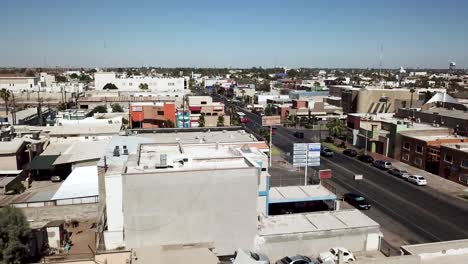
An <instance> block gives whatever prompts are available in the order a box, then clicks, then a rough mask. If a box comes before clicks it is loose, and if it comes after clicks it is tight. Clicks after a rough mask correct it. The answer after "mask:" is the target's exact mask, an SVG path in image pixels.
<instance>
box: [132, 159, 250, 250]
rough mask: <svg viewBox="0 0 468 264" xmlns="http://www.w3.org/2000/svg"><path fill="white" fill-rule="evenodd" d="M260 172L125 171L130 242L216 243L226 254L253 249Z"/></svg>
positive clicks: (241, 170)
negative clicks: (134, 172) (145, 172)
mask: <svg viewBox="0 0 468 264" xmlns="http://www.w3.org/2000/svg"><path fill="white" fill-rule="evenodd" d="M258 173H259V170H258V169H257V168H254V167H250V168H244V169H223V170H200V171H185V172H184V171H180V172H159V173H147V174H143V173H141V174H126V175H123V212H124V223H125V224H124V230H125V231H124V232H125V246H126V247H127V248H138V247H146V246H155V245H174V244H188V243H213V245H214V248H215V251H216V252H217V253H218V254H221V255H225V254H232V253H233V252H234V251H235V250H237V248H239V247H241V248H246V249H251V248H252V247H253V240H254V237H255V235H256V233H257V196H258V183H257V179H258Z"/></svg>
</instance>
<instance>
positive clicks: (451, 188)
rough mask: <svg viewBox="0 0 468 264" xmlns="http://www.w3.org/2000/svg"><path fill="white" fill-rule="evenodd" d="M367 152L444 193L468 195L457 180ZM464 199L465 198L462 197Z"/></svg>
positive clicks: (333, 146) (467, 188)
mask: <svg viewBox="0 0 468 264" xmlns="http://www.w3.org/2000/svg"><path fill="white" fill-rule="evenodd" d="M323 145H324V146H327V147H328V148H330V149H332V150H333V151H336V152H342V151H343V150H344V149H343V148H339V147H337V146H335V145H334V144H332V143H323ZM347 146H348V147H349V148H353V149H355V150H356V151H357V152H358V153H359V152H362V151H363V150H362V149H357V148H354V147H352V146H349V145H347ZM367 154H368V155H370V156H372V157H373V158H374V159H376V160H388V161H390V162H391V163H392V166H394V167H396V168H400V169H405V170H406V171H408V173H410V174H412V175H420V176H423V177H424V178H426V179H427V184H428V186H430V187H432V188H434V189H437V190H439V191H440V192H442V193H445V194H449V195H452V196H455V197H457V198H459V199H462V198H461V197H460V196H461V195H468V186H464V185H461V184H458V183H456V182H453V181H450V180H447V179H445V178H443V177H441V176H439V175H435V174H432V173H430V172H427V171H425V170H421V169H419V168H416V167H413V166H411V165H408V164H406V163H403V162H401V161H398V160H395V159H392V158H389V157H386V156H384V155H381V154H378V153H371V152H368V153H367ZM389 176H390V175H389ZM462 200H464V199H462ZM464 201H468V200H464Z"/></svg>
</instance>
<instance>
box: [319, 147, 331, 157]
mask: <svg viewBox="0 0 468 264" xmlns="http://www.w3.org/2000/svg"><path fill="white" fill-rule="evenodd" d="M320 155H322V156H324V157H333V151H332V150H331V149H329V148H323V149H321V150H320Z"/></svg>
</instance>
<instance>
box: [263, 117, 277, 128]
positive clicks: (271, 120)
mask: <svg viewBox="0 0 468 264" xmlns="http://www.w3.org/2000/svg"><path fill="white" fill-rule="evenodd" d="M280 124H281V117H280V116H262V126H279V125H280Z"/></svg>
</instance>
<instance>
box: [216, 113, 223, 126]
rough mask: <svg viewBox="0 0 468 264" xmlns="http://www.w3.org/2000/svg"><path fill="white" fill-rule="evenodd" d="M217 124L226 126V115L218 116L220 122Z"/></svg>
mask: <svg viewBox="0 0 468 264" xmlns="http://www.w3.org/2000/svg"><path fill="white" fill-rule="evenodd" d="M216 125H217V126H219V127H220V126H224V116H223V115H220V116H218V123H217V124H216Z"/></svg>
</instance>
